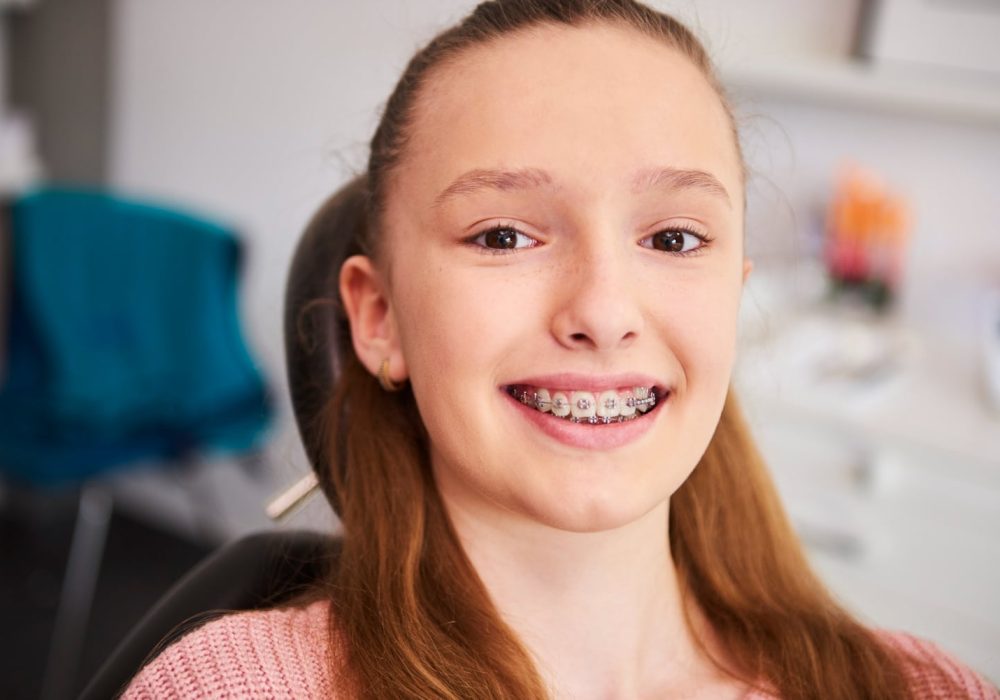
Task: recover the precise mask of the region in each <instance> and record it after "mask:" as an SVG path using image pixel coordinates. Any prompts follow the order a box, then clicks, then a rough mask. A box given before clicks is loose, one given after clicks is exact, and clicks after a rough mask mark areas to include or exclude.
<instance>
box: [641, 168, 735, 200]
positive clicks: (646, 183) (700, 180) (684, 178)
mask: <svg viewBox="0 0 1000 700" xmlns="http://www.w3.org/2000/svg"><path fill="white" fill-rule="evenodd" d="M656 188H666V189H669V190H692V189H693V190H703V191H705V192H707V193H708V194H710V195H713V196H715V197H719V198H720V199H722V200H723V201H725V203H726V204H728V205H729V206H732V200H730V198H729V192H727V191H726V188H725V187H723V186H722V183H721V182H719V180H718V178H716V177H715V176H714V175H712V174H711V173H708V172H705V171H704V170H683V169H680V168H644V169H643V170H640V171H639V172H638V173H636V175H635V177H634V178H632V191H633V192H636V193H638V192H643V191H646V190H651V189H656Z"/></svg>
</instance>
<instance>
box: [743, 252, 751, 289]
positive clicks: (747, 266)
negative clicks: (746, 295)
mask: <svg viewBox="0 0 1000 700" xmlns="http://www.w3.org/2000/svg"><path fill="white" fill-rule="evenodd" d="M752 271H753V260H751V259H750V258H743V284H746V283H747V278H749V277H750V273H751V272H752Z"/></svg>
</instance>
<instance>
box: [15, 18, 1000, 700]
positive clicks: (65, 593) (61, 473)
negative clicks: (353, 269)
mask: <svg viewBox="0 0 1000 700" xmlns="http://www.w3.org/2000/svg"><path fill="white" fill-rule="evenodd" d="M651 4H653V5H654V6H656V7H658V8H660V9H664V10H666V11H669V12H673V13H675V14H677V15H678V16H679V17H681V18H683V19H684V20H686V21H687V22H688V23H689V24H690V25H691V26H692V27H693V28H694V29H696V30H697V32H698V33H699V35H700V36H701V37H702V38H703V39H704V40H705V41H706V43H707V45H708V47H709V49H710V51H711V53H712V55H713V56H714V57H715V59H716V61H717V63H718V65H719V67H720V72H721V75H722V78H723V82H724V84H725V85H726V87H727V89H728V91H729V93H730V95H731V98H732V101H733V105H734V109H735V112H736V115H737V120H738V121H739V125H740V128H741V131H742V139H743V148H744V151H745V153H746V156H747V160H748V165H749V168H750V176H749V183H748V195H749V201H748V212H747V244H748V247H749V251H750V254H751V256H752V257H753V258H754V260H755V263H756V268H755V271H754V273H753V275H752V277H751V280H750V283H749V286H748V291H747V296H746V298H745V302H744V309H743V312H744V313H743V318H742V322H743V328H742V341H741V342H742V349H741V354H740V360H739V366H738V367H737V372H736V379H735V384H736V386H737V388H738V390H739V391H740V394H741V397H742V399H743V403H744V405H745V408H746V409H747V412H748V415H749V418H750V421H751V423H752V424H753V426H754V429H755V431H756V434H757V436H758V438H759V441H760V445H761V448H762V450H763V452H764V455H765V457H766V459H767V460H768V462H769V464H770V465H771V467H772V469H773V471H774V474H775V478H776V480H777V483H778V486H779V488H780V490H781V492H782V495H783V497H784V499H785V503H786V506H787V508H788V510H789V512H790V514H791V516H792V518H793V520H794V523H795V526H796V527H797V529H798V530H799V532H800V533H801V535H802V537H803V540H804V542H805V543H806V545H807V547H808V551H809V554H810V557H811V558H812V560H813V562H814V563H815V565H816V567H817V568H818V570H819V572H820V573H821V575H822V576H823V577H824V578H825V580H826V581H827V582H828V584H829V585H830V587H831V588H832V590H833V591H834V593H835V594H836V595H837V596H838V597H839V598H840V599H841V600H842V601H843V602H844V603H845V604H846V605H847V606H848V607H849V608H851V609H852V610H854V611H855V612H856V613H857V614H858V615H860V616H861V617H862V618H863V619H865V620H866V621H868V622H869V623H870V624H872V625H877V626H881V627H888V628H896V629H905V630H908V631H911V632H913V633H915V634H918V635H921V636H924V637H926V638H929V639H932V640H934V641H936V642H938V643H939V644H940V645H941V646H942V647H944V648H945V649H948V650H950V651H952V652H953V653H955V654H956V655H957V656H959V657H960V658H962V659H963V660H964V661H966V662H967V663H969V664H971V665H972V666H973V667H975V668H977V669H978V670H979V671H980V672H982V673H983V674H985V675H986V676H987V677H989V678H991V679H992V680H993V681H994V682H997V681H1000V596H998V595H997V593H996V592H997V591H998V590H1000V196H998V194H997V191H996V190H997V187H998V185H1000V44H997V42H996V41H995V37H996V36H1000V6H998V5H997V4H996V3H993V2H989V0H961V1H958V0H956V1H954V2H949V3H941V2H935V1H934V0H871V1H861V0H851V1H848V2H834V1H833V0H808V1H805V2H803V1H802V0H759V1H758V2H754V3H746V2H738V1H737V0H698V1H696V0H676V1H674V2H652V3H651ZM468 9H470V3H466V2H460V1H459V0H423V1H422V2H421V3H419V5H418V4H417V3H413V2H405V0H372V1H370V2H366V3H344V2H329V1H327V0H296V1H295V2H276V1H274V0H253V1H251V2H248V1H247V0H211V1H209V2H205V1H204V0H0V201H2V208H3V229H2V233H0V613H2V617H0V623H2V625H3V628H4V629H5V633H4V635H3V637H2V641H0V644H2V649H0V696H2V697H8V698H22V697H23V698H33V697H39V696H40V695H44V696H45V697H51V698H56V697H70V696H72V694H73V692H74V690H75V689H78V688H79V687H80V686H81V685H82V684H83V683H85V682H86V680H87V679H88V678H89V676H90V675H91V674H92V673H93V672H94V670H95V669H96V667H97V665H99V664H100V662H101V661H102V660H103V659H104V657H105V656H106V655H107V654H108V653H109V652H110V650H111V648H113V646H114V645H115V644H116V643H117V641H118V640H119V639H120V638H121V637H122V635H123V634H124V633H126V632H127V631H128V630H129V629H130V627H131V625H132V624H134V622H135V621H136V620H137V619H138V617H139V616H141V615H142V613H143V612H144V611H145V610H146V609H147V608H148V607H149V606H150V605H151V604H152V603H153V602H154V601H155V600H156V599H157V597H158V596H159V595H160V594H162V592H163V591H164V590H165V589H166V588H167V587H169V585H170V584H171V583H173V582H174V581H175V580H176V579H177V577H179V576H180V575H181V574H182V573H183V572H184V571H186V570H187V569H188V568H190V566H192V565H193V564H194V563H195V562H197V561H198V560H199V559H200V558H201V557H202V556H204V554H205V553H207V552H208V551H210V550H211V549H212V548H214V547H215V546H217V545H218V544H220V543H222V542H225V541H229V540H232V539H234V538H237V537H239V536H240V535H242V534H245V533H247V532H250V531H253V530H257V529H261V528H269V527H275V525H273V524H271V523H270V522H269V521H268V519H267V518H266V516H265V515H264V504H265V503H266V502H267V501H268V500H269V498H270V497H271V496H273V495H274V494H275V493H276V492H278V491H280V490H281V489H282V488H283V487H284V486H285V485H287V484H290V483H291V482H293V481H295V480H296V479H298V478H299V477H300V476H301V475H302V474H304V473H306V471H307V470H308V464H307V461H306V458H305V455H304V452H303V451H302V448H301V447H300V445H299V439H298V435H297V433H296V430H295V427H294V423H293V420H292V415H291V411H290V407H289V401H288V397H287V387H286V384H285V376H284V366H283V362H284V356H283V340H282V325H281V311H282V296H283V288H284V280H285V275H286V271H287V266H288V263H289V260H290V256H291V253H292V250H293V246H294V245H295V243H296V240H297V236H298V234H299V232H300V231H301V230H302V228H303V226H304V225H305V223H306V221H307V219H308V217H309V216H310V215H311V213H312V212H313V211H314V210H315V208H316V207H317V206H318V204H319V203H320V202H321V200H322V199H323V198H324V197H325V196H326V195H327V194H328V193H330V192H331V191H333V190H334V189H335V188H336V187H337V186H338V185H339V184H340V183H341V182H343V181H344V180H345V179H346V178H348V177H349V176H350V175H352V174H353V173H355V172H357V171H358V170H360V169H361V167H363V165H364V163H365V158H366V148H367V146H366V144H367V141H368V139H369V138H370V135H371V131H372V129H373V128H374V124H375V122H376V119H377V117H378V114H379V111H380V106H381V104H382V102H383V101H384V100H385V99H386V98H387V97H388V94H389V92H390V90H391V88H392V86H393V84H394V82H395V80H396V79H397V78H398V76H399V74H400V72H401V70H402V69H403V67H404V65H405V63H406V61H407V59H408V58H409V57H410V56H411V55H412V53H413V51H414V50H415V49H416V48H417V47H418V46H420V45H421V44H422V42H424V41H425V40H427V39H428V38H430V37H431V36H432V35H433V34H434V33H435V31H437V30H438V29H440V28H441V27H443V26H445V25H446V24H449V23H451V22H453V21H455V20H457V19H458V18H460V17H461V16H462V15H463V14H464V13H465V12H466V11H467V10H468ZM136 230H140V231H143V232H144V233H146V234H147V235H144V236H142V237H138V236H134V235H132V236H130V235H129V234H128V232H129V231H136ZM68 231H69V232H68ZM109 231H110V232H111V233H109ZM137 241H142V243H141V245H140V244H139V243H137ZM149 241H152V243H149ZM178 241H181V243H178ZM191 260H198V261H201V262H199V267H198V270H197V271H192V270H191V265H190V261H191ZM172 266H176V269H172ZM80 270H83V271H84V272H82V273H81V272H80ZM74 285H82V287H81V286H74ZM81 289H85V290H87V291H86V293H83V292H81V291H80V290H81ZM182 290H183V291H182ZM123 300H127V302H128V303H125V302H124V301H123ZM185 304H187V306H185ZM192 309H195V311H193V312H192ZM206 309H207V310H206ZM74 314H75V315H74ZM151 317H155V318H157V319H167V321H166V322H164V323H159V322H157V323H156V324H153V323H151V322H150V318H151ZM83 318H86V319H89V321H88V323H90V325H87V324H84V323H82V322H79V321H80V319H83ZM95 319H96V320H95ZM192 319H194V320H192ZM171 324H174V325H171ZM219 329H222V330H219ZM109 358H110V359H109ZM205 358H210V360H206V359H205ZM133 362H134V364H132V363H133ZM102 363H103V364H102ZM213 363H214V364H213ZM163 377H167V378H168V381H163ZM157 378H159V379H157ZM185 383H187V386H194V385H197V386H199V387H202V389H203V391H202V394H200V395H199V396H198V400H197V401H194V400H188V399H187V398H182V397H190V395H191V392H190V391H188V389H187V386H186V385H185ZM206 387H207V388H206ZM171 391H173V394H171ZM335 525H336V524H335V519H334V517H333V515H332V513H331V512H330V511H329V509H328V508H327V507H326V506H325V504H324V503H323V502H322V499H319V498H316V499H313V500H312V501H311V502H309V503H308V504H307V505H306V506H305V508H303V509H302V510H300V511H299V512H298V513H297V514H295V515H294V516H293V517H292V518H291V519H290V520H289V521H288V522H287V523H284V524H282V525H281V527H310V528H317V529H330V528H333V527H335ZM47 668H48V669H60V672H59V673H53V671H51V670H49V671H47V670H46V669H47ZM56 676H58V680H54V678H55V677H56Z"/></svg>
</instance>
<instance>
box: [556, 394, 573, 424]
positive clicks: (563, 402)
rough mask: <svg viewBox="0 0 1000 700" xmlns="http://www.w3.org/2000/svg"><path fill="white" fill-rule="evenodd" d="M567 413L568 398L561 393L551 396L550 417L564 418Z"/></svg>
mask: <svg viewBox="0 0 1000 700" xmlns="http://www.w3.org/2000/svg"><path fill="white" fill-rule="evenodd" d="M569 413H570V407H569V397H568V396H566V394H564V393H563V392H561V391H557V392H556V393H554V394H552V415H554V416H559V417H560V418H565V417H566V416H568V415H569Z"/></svg>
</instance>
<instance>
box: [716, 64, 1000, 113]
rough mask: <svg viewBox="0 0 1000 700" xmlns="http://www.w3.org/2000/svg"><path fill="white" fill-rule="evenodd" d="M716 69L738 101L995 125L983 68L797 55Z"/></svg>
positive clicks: (999, 107)
mask: <svg viewBox="0 0 1000 700" xmlns="http://www.w3.org/2000/svg"><path fill="white" fill-rule="evenodd" d="M721 75H722V79H723V83H724V84H725V85H726V86H727V88H728V89H729V90H730V92H731V94H732V95H733V96H734V97H735V98H736V99H737V101H740V100H742V99H745V98H751V99H754V98H778V99H787V100H794V101H797V102H805V103H810V104H817V105H824V106H832V107H836V108H840V109H844V108H853V109H861V110H866V111H880V112H889V113H893V114H898V115H905V116H910V117H926V118H935V119H945V120H948V121H953V122H959V123H967V124H978V125H981V126H987V127H994V128H1000V77H996V76H991V75H987V74H982V75H977V74H972V73H962V72H960V71H957V70H955V71H952V70H948V69H944V68H936V67H924V66H919V65H909V66H904V65H878V66H876V65H872V64H866V63H861V62H855V61H848V60H834V59H828V60H822V59H815V58H797V59H795V60H788V61H785V62H782V63H776V62H775V63H755V62H745V63H741V64H739V65H735V64H734V65H728V66H727V65H723V66H722V67H721Z"/></svg>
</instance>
